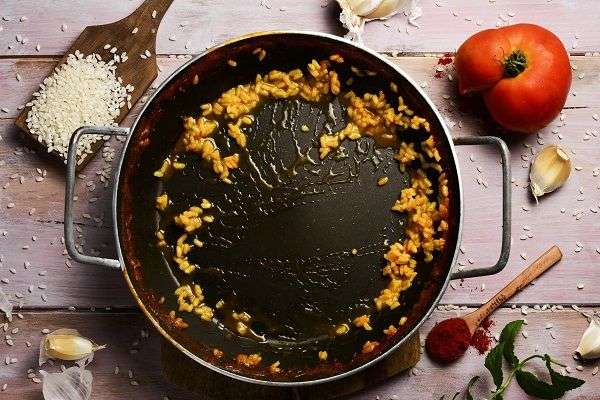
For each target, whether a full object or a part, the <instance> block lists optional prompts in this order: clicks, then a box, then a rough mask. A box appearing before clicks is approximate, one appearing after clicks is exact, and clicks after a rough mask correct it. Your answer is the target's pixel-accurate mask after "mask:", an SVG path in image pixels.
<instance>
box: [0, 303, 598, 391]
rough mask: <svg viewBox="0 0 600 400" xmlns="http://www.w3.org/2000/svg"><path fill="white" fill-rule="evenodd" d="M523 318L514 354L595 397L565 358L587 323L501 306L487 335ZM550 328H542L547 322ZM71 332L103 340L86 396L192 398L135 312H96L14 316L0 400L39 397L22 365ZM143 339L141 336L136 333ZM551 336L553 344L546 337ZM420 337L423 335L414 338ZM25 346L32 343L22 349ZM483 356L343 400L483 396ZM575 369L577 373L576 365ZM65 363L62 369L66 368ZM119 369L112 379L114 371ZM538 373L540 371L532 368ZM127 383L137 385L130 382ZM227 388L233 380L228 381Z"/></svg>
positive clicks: (425, 365) (570, 314)
mask: <svg viewBox="0 0 600 400" xmlns="http://www.w3.org/2000/svg"><path fill="white" fill-rule="evenodd" d="M469 311H471V309H466V310H461V311H459V312H458V311H436V312H435V313H434V314H433V316H432V317H431V318H430V319H429V321H427V322H426V324H425V326H424V329H423V332H427V331H429V329H431V327H432V326H433V324H435V323H436V322H439V321H441V320H443V319H446V318H450V317H453V316H456V315H458V314H459V313H467V312H469ZM522 318H525V319H526V320H527V325H525V326H524V331H525V332H526V334H527V335H528V337H527V339H525V338H524V337H523V336H522V335H519V337H518V338H517V340H516V354H517V355H522V356H528V355H531V354H534V353H536V352H537V353H541V354H543V353H545V352H549V353H550V354H552V356H554V357H556V358H557V359H558V360H560V361H562V362H563V363H565V364H566V365H568V366H569V369H570V370H571V371H572V372H571V373H572V375H573V376H575V377H578V378H580V379H584V380H586V381H588V383H586V384H585V385H584V386H583V387H582V388H581V389H580V390H578V391H577V392H576V394H575V393H574V394H573V395H570V396H566V398H571V399H578V400H584V399H585V400H592V399H597V393H598V380H600V376H595V375H592V373H593V370H594V368H595V366H596V365H597V363H586V364H579V363H578V362H577V361H575V360H574V359H573V357H572V352H573V351H574V349H575V348H576V347H577V342H578V340H579V334H581V333H582V332H583V330H585V328H586V327H587V320H586V319H585V318H584V317H583V316H581V315H580V314H579V313H578V312H576V311H573V310H562V311H555V312H551V311H544V312H541V311H540V312H533V311H532V312H530V313H529V314H528V315H526V316H523V315H521V313H520V312H519V311H518V310H511V309H503V310H500V311H498V312H497V313H496V314H495V315H494V321H495V324H494V325H493V326H492V328H491V330H492V333H494V334H497V333H498V332H499V330H500V329H501V328H502V327H503V326H504V325H505V324H506V323H507V322H509V321H512V320H515V319H522ZM549 321H551V322H552V328H550V329H546V326H547V324H548V322H549ZM67 325H68V326H69V327H71V328H75V329H77V330H79V332H80V333H81V334H83V335H86V336H88V337H90V338H93V339H94V340H95V341H97V342H98V343H107V344H108V345H109V346H108V348H107V349H105V350H102V351H99V352H98V353H96V356H95V357H94V361H93V363H92V365H91V368H92V371H93V373H94V383H93V392H92V399H117V398H118V399H123V398H132V399H162V398H163V396H168V397H169V398H170V399H178V400H188V399H189V400H192V399H198V397H197V396H195V395H193V394H191V393H189V392H186V391H184V390H181V389H178V388H177V387H175V386H174V385H172V384H169V383H168V382H167V381H165V380H164V379H163V378H162V376H161V365H160V354H159V351H158V349H159V348H160V337H159V335H158V333H156V332H155V331H154V330H153V329H152V328H150V327H148V325H147V324H146V321H145V319H144V317H143V316H142V315H141V313H138V312H133V311H127V312H119V313H115V312H110V311H101V310H97V311H95V312H89V311H86V312H62V311H53V312H39V311H32V312H24V313H23V319H22V320H20V319H17V320H16V321H15V322H13V323H12V324H11V328H19V332H18V333H16V334H12V335H11V336H12V337H13V342H14V346H6V345H3V346H2V354H1V356H2V359H4V357H6V356H10V357H11V358H17V359H18V361H17V362H16V363H14V364H10V365H8V366H7V365H3V366H2V367H1V368H0V387H1V386H2V385H3V384H4V383H7V384H8V387H7V389H6V390H5V391H4V392H2V394H1V396H2V398H3V399H10V400H34V399H35V400H37V399H40V395H39V393H40V390H41V387H40V384H37V383H34V382H33V381H32V380H31V379H30V378H27V374H28V372H27V371H28V370H29V369H30V368H32V369H34V371H36V376H38V377H39V373H37V370H38V369H40V367H38V366H37V362H38V348H37V346H38V343H39V342H40V340H41V339H42V337H43V334H42V333H41V331H42V329H49V330H50V331H52V330H55V329H58V328H63V327H65V326H67ZM142 330H144V331H145V332H148V333H149V337H148V338H142V337H141V336H142V333H141V332H142ZM144 336H145V335H144ZM552 336H554V337H555V339H554V338H553V337H552ZM422 339H423V337H422ZM26 342H30V343H31V344H32V346H31V347H27V344H26ZM483 361H484V357H483V356H480V355H478V354H477V352H476V351H475V350H473V349H471V350H469V351H468V352H467V353H466V354H465V356H464V357H463V358H461V359H460V360H459V361H458V362H457V363H456V364H454V365H453V366H452V367H444V366H440V365H437V364H435V363H432V362H431V361H430V360H429V359H428V358H427V357H423V358H422V359H421V361H420V362H419V363H418V364H417V365H416V366H415V368H413V369H412V370H411V371H410V372H409V373H407V374H404V375H400V376H397V377H395V378H393V379H391V380H390V381H388V382H386V383H384V384H378V385H373V387H371V388H369V389H367V390H365V391H361V392H359V393H356V394H354V395H351V396H349V397H346V399H352V400H359V399H371V400H372V399H375V398H376V396H379V398H380V399H385V400H389V399H390V398H392V396H393V395H397V396H398V398H399V399H411V400H412V399H417V398H418V399H423V400H438V399H439V398H440V397H441V396H442V395H443V394H446V398H448V395H450V398H451V397H452V395H453V394H454V393H455V392H457V391H463V390H464V388H465V386H466V384H467V382H468V381H469V379H470V378H471V377H472V376H474V375H481V380H480V382H479V383H478V384H477V386H476V390H475V392H476V393H478V394H479V395H481V396H484V395H486V394H487V393H489V389H490V388H491V385H492V383H491V379H490V376H489V374H488V372H487V371H486V370H485V369H484V367H483ZM578 365H581V366H582V367H583V370H582V371H579V370H577V369H576V368H577V366H578ZM66 366H69V364H67V365H66ZM117 366H118V367H119V371H118V374H115V367H117ZM58 367H59V365H58V364H57V365H54V366H50V365H44V366H43V369H44V370H46V371H56V370H58ZM129 370H131V371H132V375H133V378H131V379H130V378H129V376H128V371H129ZM540 371H541V369H540ZM131 381H135V382H137V383H138V384H139V385H137V386H135V384H134V385H132V384H131V383H130V382H131ZM232 385H235V381H232ZM506 398H507V399H524V398H526V396H524V395H523V393H522V392H521V391H520V389H519V388H518V387H517V385H516V384H513V385H512V387H511V389H510V390H509V392H508V394H507V396H506ZM205 399H206V400H209V399H210V400H212V399H215V400H217V399H220V397H218V396H217V397H205Z"/></svg>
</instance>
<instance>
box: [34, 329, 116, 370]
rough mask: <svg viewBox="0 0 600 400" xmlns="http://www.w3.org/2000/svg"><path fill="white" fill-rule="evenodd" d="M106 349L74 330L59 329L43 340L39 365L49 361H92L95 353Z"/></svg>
mask: <svg viewBox="0 0 600 400" xmlns="http://www.w3.org/2000/svg"><path fill="white" fill-rule="evenodd" d="M105 347H106V346H99V345H97V344H95V343H94V342H92V341H91V340H90V339H88V338H85V337H83V336H81V335H80V334H79V332H77V331H76V330H74V329H58V330H56V331H54V332H51V333H49V334H48V335H46V337H44V338H43V339H42V342H41V344H40V356H39V363H40V365H42V364H43V363H45V362H46V361H47V360H48V359H59V360H64V361H78V360H83V359H89V360H90V361H91V357H92V356H93V353H94V352H95V351H97V350H100V349H103V348H105Z"/></svg>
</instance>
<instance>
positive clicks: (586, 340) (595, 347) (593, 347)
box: [575, 317, 600, 360]
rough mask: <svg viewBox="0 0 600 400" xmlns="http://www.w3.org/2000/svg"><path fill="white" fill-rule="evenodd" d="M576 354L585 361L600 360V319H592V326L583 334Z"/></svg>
mask: <svg viewBox="0 0 600 400" xmlns="http://www.w3.org/2000/svg"><path fill="white" fill-rule="evenodd" d="M575 352H576V353H577V354H579V356H581V358H583V359H584V360H593V359H596V358H600V319H598V317H592V319H591V321H590V326H588V328H587V329H586V330H585V332H584V333H583V336H582V337H581V341H580V342H579V346H577V350H575Z"/></svg>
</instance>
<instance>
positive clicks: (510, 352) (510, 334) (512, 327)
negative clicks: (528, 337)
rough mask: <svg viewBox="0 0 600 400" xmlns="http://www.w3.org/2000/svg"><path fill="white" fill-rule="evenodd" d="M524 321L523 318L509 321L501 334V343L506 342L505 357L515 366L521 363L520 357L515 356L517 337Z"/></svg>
mask: <svg viewBox="0 0 600 400" xmlns="http://www.w3.org/2000/svg"><path fill="white" fill-rule="evenodd" d="M523 322H524V321H523V320H522V319H518V320H516V321H512V322H509V323H508V324H506V326H505V327H504V329H502V333H501V334H500V343H504V358H505V359H506V361H507V362H508V364H509V365H510V366H511V367H513V368H514V367H515V366H516V365H517V364H518V363H519V359H518V358H517V356H515V338H516V337H517V334H518V333H519V332H520V331H521V327H522V326H523Z"/></svg>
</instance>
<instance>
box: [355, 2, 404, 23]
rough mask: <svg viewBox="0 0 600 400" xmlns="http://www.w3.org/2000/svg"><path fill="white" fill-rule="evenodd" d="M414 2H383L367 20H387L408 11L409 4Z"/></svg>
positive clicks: (368, 15) (367, 16)
mask: <svg viewBox="0 0 600 400" xmlns="http://www.w3.org/2000/svg"><path fill="white" fill-rule="evenodd" d="M411 1H412V0H409V1H407V0H383V1H381V2H380V4H379V6H378V7H377V8H376V9H375V10H373V11H372V12H370V13H369V14H367V15H366V18H367V19H386V18H390V17H391V16H393V15H395V14H397V13H399V12H400V11H402V10H403V9H406V5H407V3H409V2H411Z"/></svg>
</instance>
